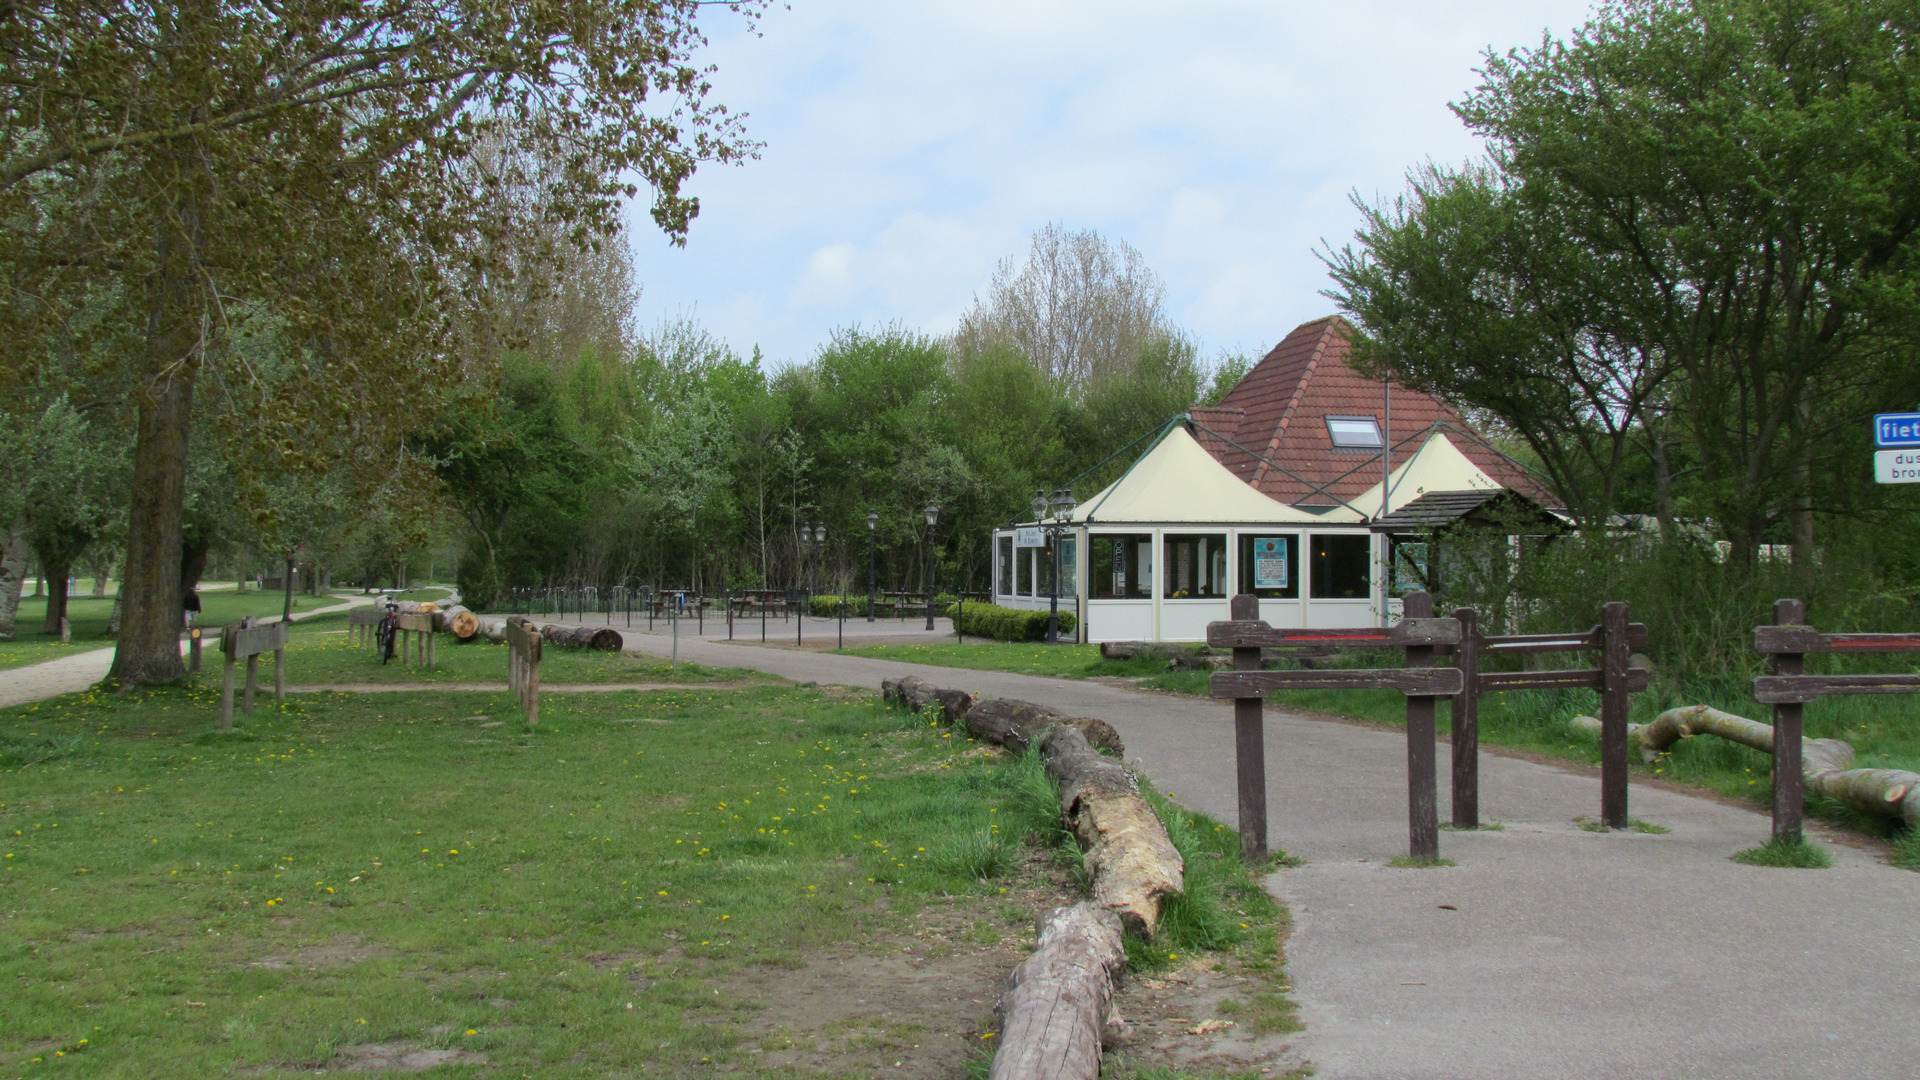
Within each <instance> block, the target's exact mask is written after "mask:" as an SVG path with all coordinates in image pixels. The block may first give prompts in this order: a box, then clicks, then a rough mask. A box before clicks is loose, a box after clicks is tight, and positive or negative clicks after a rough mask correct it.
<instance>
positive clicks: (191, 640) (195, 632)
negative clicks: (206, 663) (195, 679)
mask: <svg viewBox="0 0 1920 1080" xmlns="http://www.w3.org/2000/svg"><path fill="white" fill-rule="evenodd" d="M187 671H188V672H189V673H191V674H194V675H198V674H200V628H199V627H197V626H196V627H194V628H193V629H191V630H189V631H187Z"/></svg>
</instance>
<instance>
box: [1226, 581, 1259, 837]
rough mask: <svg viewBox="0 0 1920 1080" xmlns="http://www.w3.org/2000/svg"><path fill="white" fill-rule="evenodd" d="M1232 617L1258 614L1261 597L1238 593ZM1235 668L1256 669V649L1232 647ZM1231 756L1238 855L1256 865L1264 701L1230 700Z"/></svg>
mask: <svg viewBox="0 0 1920 1080" xmlns="http://www.w3.org/2000/svg"><path fill="white" fill-rule="evenodd" d="M1231 614H1232V616H1233V618H1235V619H1237V620H1245V621H1252V620H1255V619H1258V618H1259V617H1260V598H1259V597H1257V596H1255V595H1253V594H1252V593H1241V594H1239V595H1238V596H1235V597H1234V598H1233V604H1232V608H1231ZM1233 669H1234V670H1235V671H1259V670H1260V650H1259V648H1257V647H1255V648H1250V649H1241V648H1236V649H1234V650H1233ZM1233 757H1234V766H1235V775H1236V778H1237V783H1238V785H1239V790H1240V857H1241V858H1242V859H1244V860H1246V862H1247V863H1248V864H1249V865H1257V864H1259V863H1260V862H1263V861H1264V860H1265V859H1266V857H1267V851H1268V848H1267V746H1266V700H1265V699H1264V698H1257V697H1250V698H1235V699H1233Z"/></svg>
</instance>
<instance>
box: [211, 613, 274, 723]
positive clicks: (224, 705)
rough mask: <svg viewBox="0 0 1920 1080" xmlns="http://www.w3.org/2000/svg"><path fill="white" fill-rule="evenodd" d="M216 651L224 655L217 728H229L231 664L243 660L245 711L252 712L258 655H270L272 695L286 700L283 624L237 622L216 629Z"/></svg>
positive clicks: (257, 671) (231, 695)
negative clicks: (245, 684) (217, 636)
mask: <svg viewBox="0 0 1920 1080" xmlns="http://www.w3.org/2000/svg"><path fill="white" fill-rule="evenodd" d="M220 651H221V652H223V653H225V654H226V655H227V661H226V665H225V670H224V672H223V675H222V678H221V683H220V730H221V731H231V730H232V729H233V665H234V663H235V662H236V661H239V660H245V661H246V662H247V696H246V701H245V707H246V711H247V712H248V713H249V714H251V713H252V712H253V687H254V682H255V681H256V680H257V678H258V677H259V672H260V654H261V653H268V652H270V653H272V654H273V697H274V700H275V701H280V702H284V701H286V700H287V624H286V623H283V622H276V623H268V624H267V625H265V626H254V627H249V628H247V629H244V630H243V629H241V628H240V626H239V625H238V624H236V625H233V626H229V627H227V628H226V629H224V630H222V631H220Z"/></svg>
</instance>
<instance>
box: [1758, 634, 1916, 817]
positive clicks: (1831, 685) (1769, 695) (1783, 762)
mask: <svg viewBox="0 0 1920 1080" xmlns="http://www.w3.org/2000/svg"><path fill="white" fill-rule="evenodd" d="M1806 619H1807V606H1806V605H1805V604H1803V603H1801V602H1800V601H1798V600H1776V601H1774V603H1773V622H1774V625H1772V626H1758V627H1755V628H1754V631H1753V648H1754V651H1755V652H1758V653H1760V654H1762V655H1763V656H1766V657H1767V658H1768V660H1769V661H1770V663H1769V666H1770V667H1771V668H1772V669H1773V673H1772V674H1771V675H1759V676H1756V677H1755V678H1754V680H1753V700H1755V701H1757V702H1760V703H1761V704H1762V705H1772V706H1773V838H1774V840H1776V841H1779V842H1782V843H1798V842H1799V841H1800V840H1801V839H1802V833H1801V824H1802V821H1803V819H1804V816H1805V778H1804V777H1803V776H1802V774H1801V768H1802V765H1801V754H1800V749H1801V747H1800V738H1801V735H1800V731H1801V721H1802V720H1803V719H1804V716H1803V713H1804V711H1805V708H1806V703H1807V702H1809V701H1817V700H1819V699H1820V698H1823V697H1828V696H1830V695H1841V694H1847V695H1851V694H1915V693H1920V675H1808V674H1806V658H1807V657H1808V656H1809V655H1814V656H1819V655H1847V654H1852V653H1913V652H1920V634H1910V633H1908V634H1823V633H1821V632H1820V631H1818V630H1815V629H1814V628H1813V627H1811V626H1807V625H1805V623H1806Z"/></svg>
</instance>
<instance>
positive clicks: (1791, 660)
mask: <svg viewBox="0 0 1920 1080" xmlns="http://www.w3.org/2000/svg"><path fill="white" fill-rule="evenodd" d="M1806 621H1807V608H1806V605H1805V604H1803V603H1801V602H1800V601H1798V600H1775V601H1774V602H1773V622H1774V625H1776V626H1800V625H1803V624H1805V623H1806ZM1805 671H1806V664H1805V654H1804V653H1775V654H1774V657H1773V673H1774V674H1775V675H1800V674H1803V673H1804V672H1805ZM1805 708H1806V706H1805V705H1803V704H1802V703H1800V702H1798V701H1781V702H1775V703H1774V706H1773V839H1774V842H1775V843H1780V844H1797V843H1799V842H1800V841H1801V840H1802V839H1803V837H1802V835H1801V832H1800V825H1801V813H1802V805H1803V804H1802V801H1801V800H1802V793H1801V788H1802V779H1803V778H1802V777H1801V775H1800V767H1801V766H1800V721H1801V713H1802V710H1803V709H1805Z"/></svg>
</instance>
